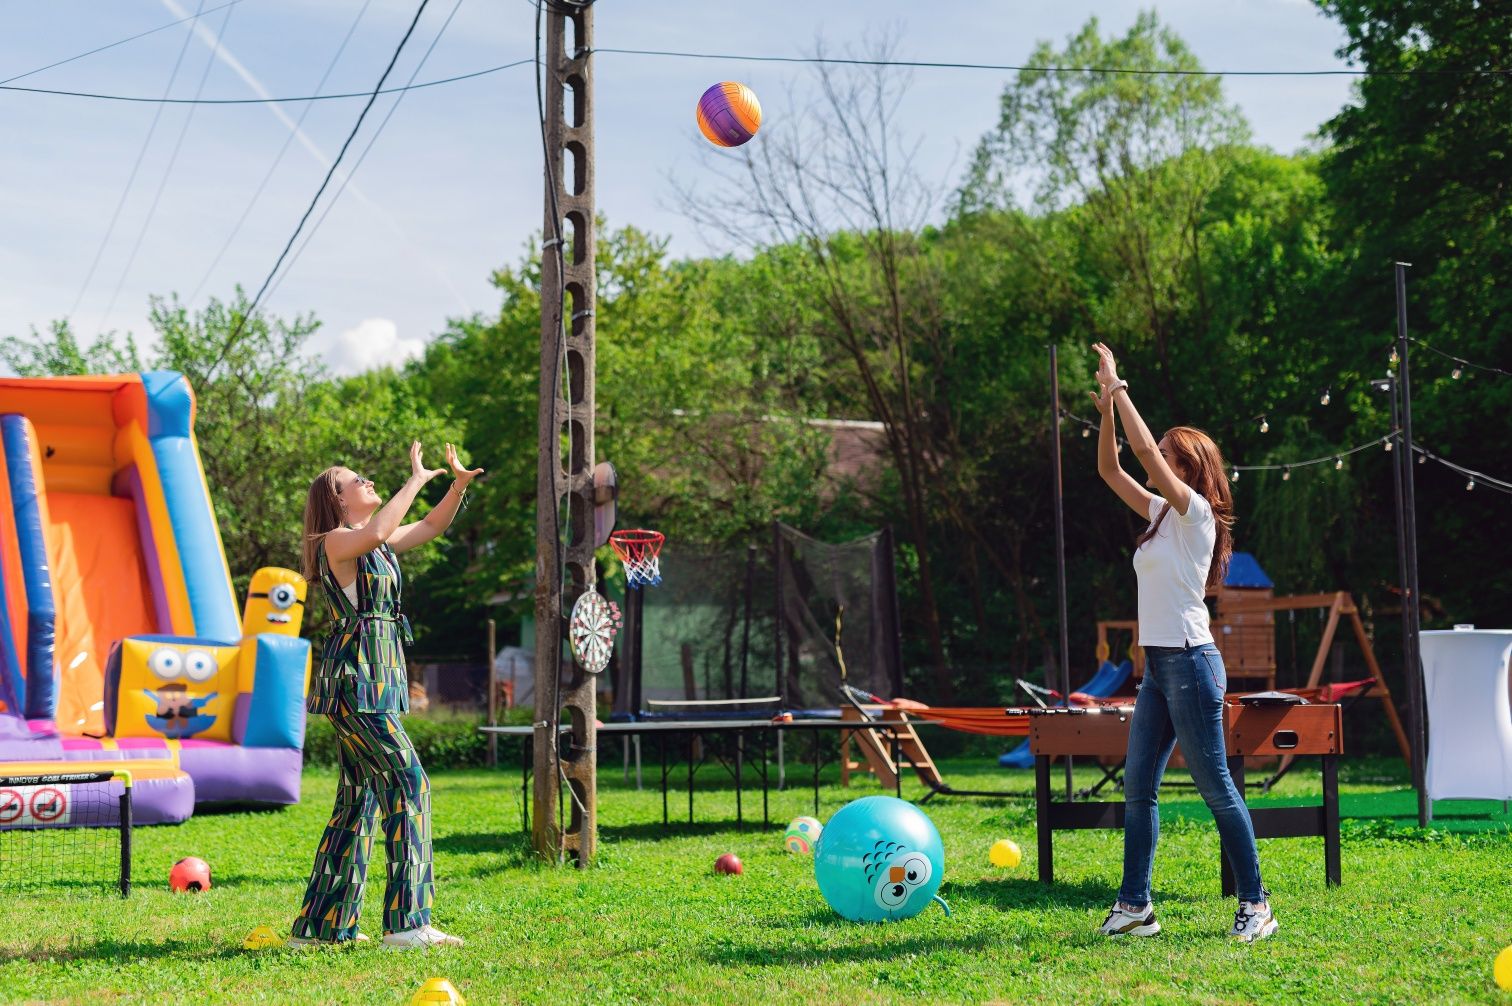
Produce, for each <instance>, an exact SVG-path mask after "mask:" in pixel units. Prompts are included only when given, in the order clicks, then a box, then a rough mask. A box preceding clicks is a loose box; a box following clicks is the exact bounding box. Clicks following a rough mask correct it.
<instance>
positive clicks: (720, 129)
mask: <svg viewBox="0 0 1512 1006" xmlns="http://www.w3.org/2000/svg"><path fill="white" fill-rule="evenodd" d="M698 128H699V129H700V130H702V131H703V134H704V136H705V137H707V138H708V140H709V142H710V143H712V144H714V145H715V146H719V147H738V146H740V145H741V144H742V143H745V142H746V141H747V140H749V139H750V138H751V137H753V136H755V135H756V130H758V129H760V128H761V102H759V101H757V100H756V93H755V92H754V91H752V90H751V89H750V88H749V87H746V86H745V85H744V84H737V83H735V82H734V81H733V80H726V81H723V82H722V83H719V84H715V85H714V86H713V87H711V88H709V89H708V90H707V91H705V92H704V93H703V97H702V98H699V99H698Z"/></svg>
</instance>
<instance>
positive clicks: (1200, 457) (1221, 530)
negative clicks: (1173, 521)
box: [1134, 426, 1234, 590]
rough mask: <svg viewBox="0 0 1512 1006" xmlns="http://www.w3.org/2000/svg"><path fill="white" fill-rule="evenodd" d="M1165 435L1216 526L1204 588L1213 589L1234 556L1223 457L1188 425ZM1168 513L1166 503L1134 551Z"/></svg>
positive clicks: (1189, 484)
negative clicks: (1211, 559) (1211, 510)
mask: <svg viewBox="0 0 1512 1006" xmlns="http://www.w3.org/2000/svg"><path fill="white" fill-rule="evenodd" d="M1166 436H1167V437H1169V438H1170V440H1171V452H1172V454H1174V455H1175V458H1174V460H1179V461H1180V462H1181V465H1180V468H1181V470H1182V471H1185V472H1186V473H1187V479H1186V483H1187V487H1188V488H1190V489H1191V490H1192V492H1194V493H1197V494H1198V495H1200V496H1201V497H1202V498H1203V499H1205V500H1207V501H1208V505H1209V506H1211V507H1212V508H1213V522H1214V523H1215V524H1216V525H1217V531H1218V533H1217V535H1216V536H1215V540H1214V541H1213V564H1212V565H1211V566H1209V567H1208V576H1207V589H1208V590H1214V589H1216V588H1217V587H1218V586H1219V585H1220V584H1221V583H1223V580H1224V578H1225V577H1226V576H1228V568H1229V558H1230V557H1231V556H1232V555H1233V554H1234V497H1233V494H1232V493H1230V492H1229V483H1228V476H1227V475H1226V474H1225V472H1226V471H1227V466H1226V465H1224V463H1223V454H1222V452H1220V451H1219V450H1218V445H1217V444H1216V443H1214V442H1213V438H1212V437H1210V436H1208V435H1207V434H1206V433H1204V432H1203V431H1202V430H1199V429H1195V428H1193V427H1191V426H1173V427H1171V428H1170V429H1169V430H1167V431H1166ZM1173 467H1175V466H1173ZM1170 512H1171V504H1170V503H1167V504H1166V505H1165V506H1164V507H1163V508H1161V511H1160V516H1159V517H1156V518H1155V523H1153V524H1151V525H1150V526H1149V528H1148V529H1146V530H1145V532H1144V533H1143V534H1141V535H1140V536H1139V540H1138V541H1136V542H1135V543H1134V547H1135V548H1136V549H1138V548H1140V547H1141V546H1143V545H1144V543H1145V542H1147V541H1149V540H1150V539H1151V538H1153V537H1155V535H1156V534H1158V533H1159V531H1160V525H1161V523H1162V522H1164V521H1165V519H1166V514H1168V513H1170Z"/></svg>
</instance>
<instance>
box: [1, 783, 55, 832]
mask: <svg viewBox="0 0 1512 1006" xmlns="http://www.w3.org/2000/svg"><path fill="white" fill-rule="evenodd" d="M72 790H73V787H72V786H70V785H69V784H67V783H56V784H53V785H48V786H6V787H3V788H0V828H24V827H27V826H29V825H38V824H42V825H61V824H68V823H69V810H70V808H71V807H72V805H73V793H72Z"/></svg>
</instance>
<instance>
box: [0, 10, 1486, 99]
mask: <svg viewBox="0 0 1512 1006" xmlns="http://www.w3.org/2000/svg"><path fill="white" fill-rule="evenodd" d="M216 9H219V8H216ZM175 23H178V22H175ZM159 30H160V29H159ZM117 44H119V43H117ZM593 52H594V53H595V54H597V53H606V54H610V55H622V56H662V57H670V58H674V59H712V60H720V61H723V62H742V63H793V64H810V65H815V64H822V65H831V66H896V67H903V68H908V69H931V70H994V71H999V72H1004V71H1006V72H1011V73H1086V74H1108V75H1113V76H1134V77H1162V76H1164V77H1362V78H1363V77H1417V76H1470V77H1509V76H1512V69H1503V68H1499V67H1496V68H1491V69H1444V70H1436V69H1417V70H1349V69H1334V70H1178V69H1149V68H1144V67H1124V66H1036V65H1033V64H1024V63H951V62H942V61H934V60H915V59H851V58H843V57H838V56H754V55H742V54H739V53H717V52H679V51H675V50H670V49H618V48H612V49H594V50H593ZM75 58H78V57H75ZM530 62H532V60H530V59H523V60H516V61H514V62H512V63H504V64H502V65H500V66H491V67H487V68H485V69H482V70H474V71H473V72H471V73H462V74H457V75H456V76H453V77H442V78H440V79H438V80H427V81H422V82H421V83H419V84H407V85H405V86H404V87H402V88H391V89H389V90H386V91H380V92H379V93H380V94H394V93H397V92H399V91H417V90H420V89H421V88H426V87H436V86H439V85H441V84H454V83H457V82H458V81H463V80H471V79H473V78H474V77H482V76H485V75H487V74H491V73H498V72H499V71H501V70H509V69H513V68H514V67H517V66H523V65H525V64H526V63H530ZM43 69H45V67H44V68H43ZM31 72H33V73H35V72H37V71H31ZM23 76H25V74H23ZM11 79H13V80H16V79H19V78H11ZM0 91H18V92H22V93H25V94H45V95H52V96H55V97H63V98H90V99H93V100H96V101H125V102H137V103H142V104H169V105H191V104H192V105H263V104H278V103H283V102H294V101H335V100H339V99H345V98H364V97H367V96H368V94H369V92H366V91H349V92H344V93H341V94H305V95H295V96H292V97H284V98H166V97H165V98H152V97H148V96H145V95H130V94H106V93H103V92H99V91H73V90H66V89H61V88H47V87H12V86H10V85H9V84H6V83H4V82H0Z"/></svg>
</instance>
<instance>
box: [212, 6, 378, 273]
mask: <svg viewBox="0 0 1512 1006" xmlns="http://www.w3.org/2000/svg"><path fill="white" fill-rule="evenodd" d="M372 2H373V0H363V4H362V8H361V9H360V10H358V11H357V16H356V17H355V18H353V19H352V26H351V27H350V28H348V29H347V33H346V35H345V36H344V37H343V38H342V40H341V44H340V45H339V46H337V47H336V55H334V56H332V57H331V61H330V63H328V64H326V68H325V73H323V74H321V75H320V80H319V82H317V83H316V85H315V91H316V93H317V94H318V93H319V92H320V89H321V88H322V87H325V82H326V81H327V80H329V79H330V76H331V74H332V73H333V72H335V70H336V64H337V63H339V62H341V56H342V53H344V52H346V47H347V43H349V42H351V41H352V36H353V35H355V34H356V33H357V26H358V25H360V24H361V23H362V19H363V17H364V15H366V14H367V9H368V7H369V6H371V5H372ZM314 107H315V106H314V105H312V104H307V105H305V107H304V109H303V110H301V111H300V113H299V118H298V119H296V120H295V121H294V128H292V129H290V130H289V135H288V136H285V137H284V142H283V146H281V147H279V148H278V154H277V155H276V156H275V157H274V158H273V163H272V164H269V165H268V170H267V171H266V172H265V173H264V174H263V176H262V181H260V182H258V183H257V191H256V192H253V193H252V198H251V199H249V200H247V205H246V207H245V208H244V209H243V210H242V212H241V216H240V217H238V218H237V220H236V225H235V226H234V227H232V228H231V233H230V234H228V235H226V240H225V242H224V243H223V244H222V245H221V246H220V251H218V252H216V253H215V258H213V259H211V260H210V265H209V267H208V268H206V269H205V274H204V275H203V276H201V277H200V281H199V282H198V283H197V284H195V287H194V292H193V293H191V294H190V295H189V301H190V303H193V302H194V299H195V298H196V297H198V296H199V293H200V291H201V290H203V289H204V288H205V284H206V283H208V282H209V281H210V277H211V276H213V275H214V274H215V269H216V266H218V265H220V261H221V259H222V258H224V257H225V254H226V252H227V251H228V250H230V248H231V244H232V242H234V241H235V240H236V236H237V235H238V234H240V233H241V229H242V226H243V225H244V224H246V222H247V217H249V216H251V215H252V209H253V207H255V206H256V205H257V201H258V200H259V199H261V198H262V194H263V191H264V190H266V189H267V187H268V183H269V182H270V181H272V180H273V174H274V172H276V171H277V170H278V166H279V165H280V164H282V163H283V159H284V155H285V154H287V153H288V152H289V147H290V146H292V145H293V143H294V137H295V136H297V135H298V134H299V128H300V127H301V126H303V125H304V121H305V119H306V118H308V117H309V114H310V110H311V109H312V108H314ZM358 163H361V162H360V161H359V162H358ZM345 187H346V183H345V182H343V183H342V188H345ZM322 219H323V218H322Z"/></svg>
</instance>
